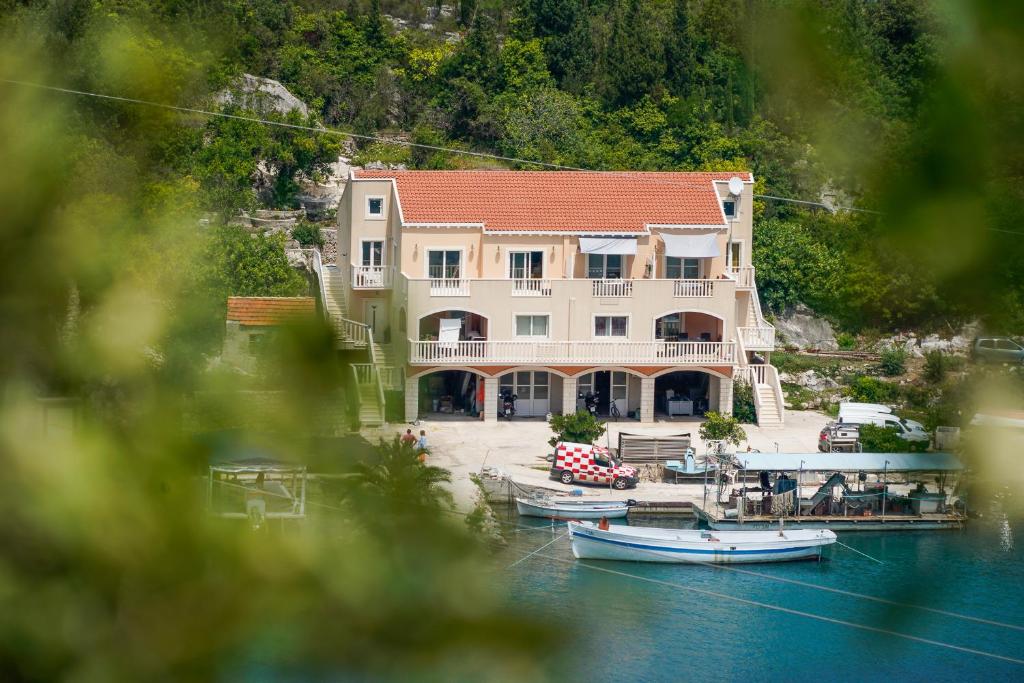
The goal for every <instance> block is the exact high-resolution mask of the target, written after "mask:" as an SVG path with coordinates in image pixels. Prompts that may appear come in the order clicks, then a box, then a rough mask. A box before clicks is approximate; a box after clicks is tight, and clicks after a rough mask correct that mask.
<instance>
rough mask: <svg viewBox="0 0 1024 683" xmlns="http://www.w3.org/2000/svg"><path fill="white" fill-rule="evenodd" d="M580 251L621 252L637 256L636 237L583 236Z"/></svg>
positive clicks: (593, 252) (621, 253) (595, 252)
mask: <svg viewBox="0 0 1024 683" xmlns="http://www.w3.org/2000/svg"><path fill="white" fill-rule="evenodd" d="M580 251H582V252H583V253H584V254H620V255H622V256H636V238H635V237H581V238H580Z"/></svg>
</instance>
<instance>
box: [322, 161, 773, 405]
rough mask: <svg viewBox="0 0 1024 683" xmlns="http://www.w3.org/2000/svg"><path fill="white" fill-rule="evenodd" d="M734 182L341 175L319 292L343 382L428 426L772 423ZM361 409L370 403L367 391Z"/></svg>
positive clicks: (767, 346) (579, 175)
mask: <svg viewBox="0 0 1024 683" xmlns="http://www.w3.org/2000/svg"><path fill="white" fill-rule="evenodd" d="M752 188H753V178H752V176H751V175H750V174H749V173H676V172H667V173H652V172H622V173H615V172H607V173H605V172H602V173H589V172H560V171H559V172H547V171H542V172H534V171H369V170H356V171H353V173H352V175H351V176H350V178H349V181H348V186H347V187H346V190H345V193H344V195H343V198H342V200H341V203H340V205H339V208H338V223H339V225H338V258H337V261H338V263H337V266H336V267H333V268H323V267H322V266H321V272H322V273H323V274H322V285H323V291H322V294H323V295H324V296H325V303H326V304H327V305H326V308H327V310H328V311H330V313H331V315H332V317H333V318H334V323H335V325H336V327H337V329H338V333H339V339H340V340H341V343H342V344H343V345H348V346H349V347H352V348H356V347H360V346H365V347H367V348H368V349H369V350H370V353H369V356H370V357H369V359H368V360H369V363H367V364H366V365H367V366H368V367H365V368H362V369H360V370H359V371H358V373H357V375H359V376H360V377H362V379H363V380H364V381H365V382H371V381H372V382H376V383H377V384H378V386H379V388H380V390H381V391H379V392H378V393H383V391H386V390H398V391H401V392H403V395H404V408H405V410H404V416H405V418H406V419H407V420H414V419H416V418H417V417H421V416H425V415H426V414H429V413H432V412H438V413H454V414H466V415H473V416H475V415H478V414H479V413H483V416H484V419H486V420H493V419H496V416H497V408H498V399H499V394H500V393H501V392H502V391H503V390H509V391H510V392H512V393H514V394H515V395H516V396H517V402H516V408H517V413H518V414H519V415H520V416H544V415H547V414H548V413H559V412H568V411H570V410H576V409H577V408H578V407H580V406H581V405H582V403H581V397H582V396H585V395H587V394H588V393H590V394H596V396H597V401H598V411H599V413H602V414H618V415H620V416H621V417H622V418H624V419H626V418H634V419H638V420H640V421H643V422H649V421H652V420H654V419H655V417H656V416H657V415H663V416H676V415H687V414H698V415H699V414H701V413H703V412H705V411H708V410H717V411H720V412H725V413H729V412H731V410H732V400H733V386H734V381H736V380H737V379H743V380H744V381H748V382H750V383H751V384H753V385H754V396H755V403H756V405H757V408H758V413H759V418H760V419H761V421H762V422H763V423H770V422H781V420H782V401H781V392H780V390H779V387H778V378H777V375H776V374H775V373H774V369H773V368H771V367H770V366H768V365H767V364H764V363H763V362H762V361H764V360H765V359H766V356H767V354H768V353H770V351H771V350H772V349H773V348H774V343H775V342H774V340H775V330H774V328H773V327H772V326H771V325H769V324H768V323H767V322H766V321H765V320H764V317H763V315H762V312H761V307H760V303H759V300H758V297H757V290H756V284H755V274H754V269H753V267H752V265H751V245H752V209H753V206H752V204H753V195H752ZM366 393H367V395H369V394H370V393H371V392H369V391H367V392H366Z"/></svg>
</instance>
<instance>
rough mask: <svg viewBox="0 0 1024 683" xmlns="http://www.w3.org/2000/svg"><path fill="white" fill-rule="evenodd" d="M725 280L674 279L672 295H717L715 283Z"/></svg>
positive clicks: (705, 296) (703, 296)
mask: <svg viewBox="0 0 1024 683" xmlns="http://www.w3.org/2000/svg"><path fill="white" fill-rule="evenodd" d="M716 282H723V280H708V279H701V280H673V281H672V296H674V297H677V298H680V297H700V298H708V297H713V296H714V295H715V283H716Z"/></svg>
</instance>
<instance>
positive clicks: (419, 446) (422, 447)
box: [416, 429, 427, 462]
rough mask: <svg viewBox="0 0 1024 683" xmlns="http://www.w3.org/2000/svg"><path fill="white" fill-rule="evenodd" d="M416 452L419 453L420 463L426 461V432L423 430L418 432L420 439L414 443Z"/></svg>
mask: <svg viewBox="0 0 1024 683" xmlns="http://www.w3.org/2000/svg"><path fill="white" fill-rule="evenodd" d="M416 451H417V453H419V456H420V462H426V461H427V431H426V430H425V429H421V430H420V438H419V440H418V441H417V442H416Z"/></svg>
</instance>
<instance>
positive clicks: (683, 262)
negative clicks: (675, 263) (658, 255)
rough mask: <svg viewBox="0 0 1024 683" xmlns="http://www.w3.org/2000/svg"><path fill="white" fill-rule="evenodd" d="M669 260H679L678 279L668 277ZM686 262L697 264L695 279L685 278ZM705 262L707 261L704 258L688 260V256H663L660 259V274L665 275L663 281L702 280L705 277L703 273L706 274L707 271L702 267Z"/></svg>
mask: <svg viewBox="0 0 1024 683" xmlns="http://www.w3.org/2000/svg"><path fill="white" fill-rule="evenodd" d="M670 258H678V259H679V277H677V278H676V277H669V274H668V260H669V259H670ZM687 260H690V261H696V262H697V277H696V278H688V277H686V261H687ZM706 260H707V259H706V258H690V257H689V256H685V257H684V256H663V257H662V261H661V267H662V271H661V272H663V273H665V279H666V280H703V279H704V278H705V277H706V276H705V272H706V270H707V269H706V268H705V267H704V262H705V261H706Z"/></svg>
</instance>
